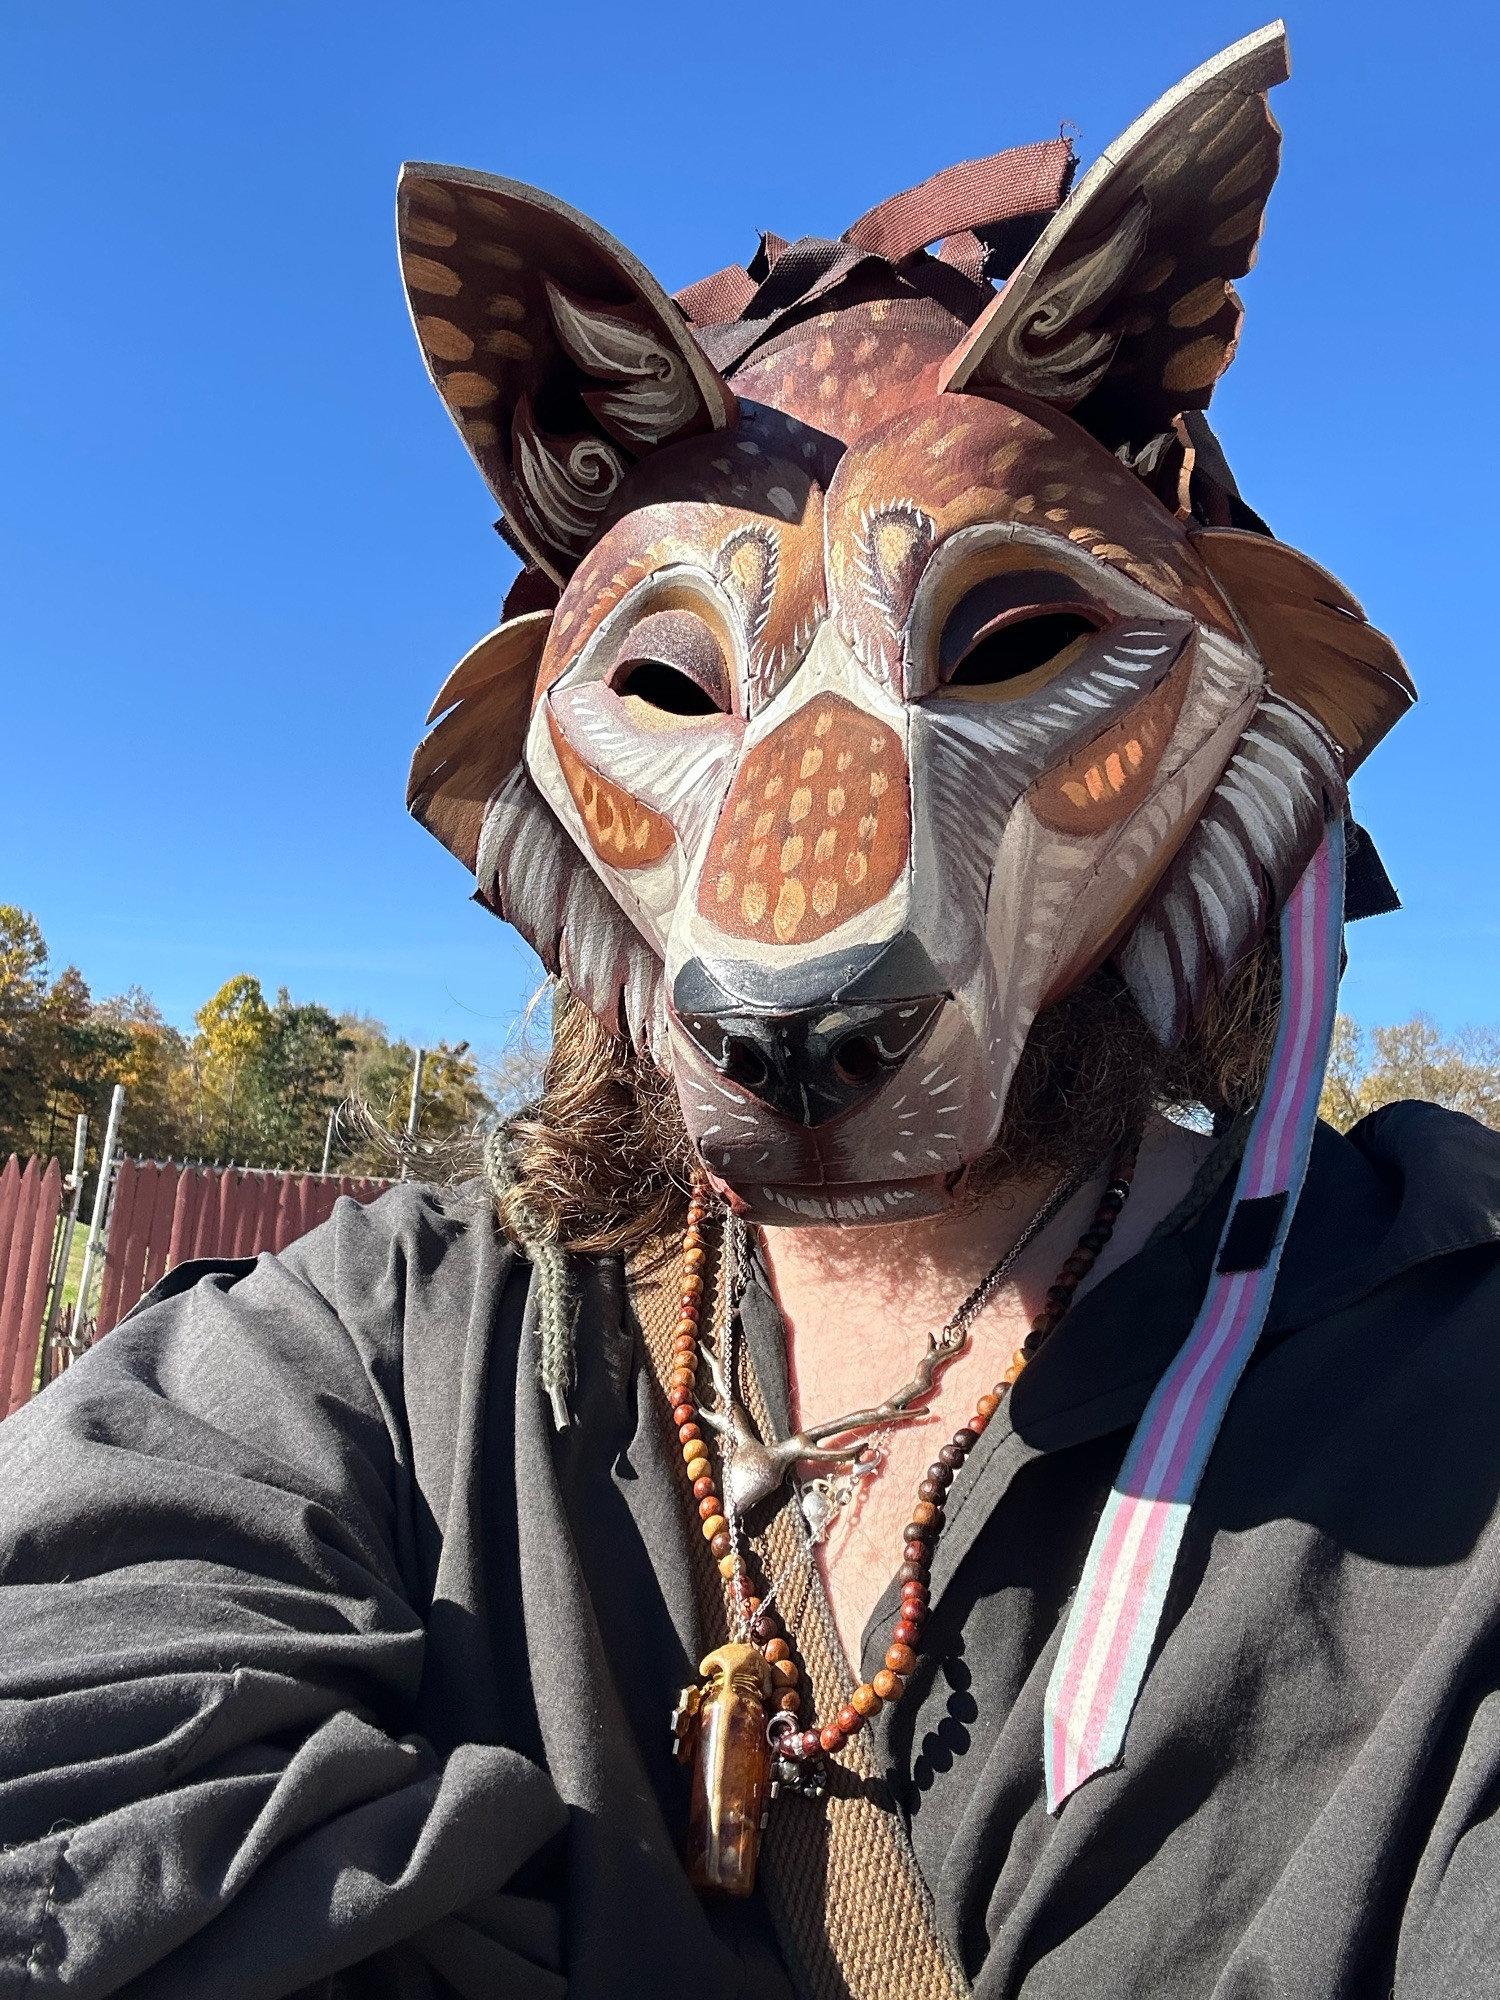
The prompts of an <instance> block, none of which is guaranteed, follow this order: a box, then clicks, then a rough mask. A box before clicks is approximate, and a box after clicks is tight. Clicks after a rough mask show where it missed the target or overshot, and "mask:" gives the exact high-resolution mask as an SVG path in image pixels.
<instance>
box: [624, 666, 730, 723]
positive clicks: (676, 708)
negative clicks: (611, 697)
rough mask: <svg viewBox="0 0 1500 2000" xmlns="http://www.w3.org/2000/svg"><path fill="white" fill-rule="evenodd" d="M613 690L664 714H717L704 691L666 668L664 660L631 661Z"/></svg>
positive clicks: (673, 668)
mask: <svg viewBox="0 0 1500 2000" xmlns="http://www.w3.org/2000/svg"><path fill="white" fill-rule="evenodd" d="M616 687H617V692H618V693H620V694H633V695H634V696H635V698H636V699H637V701H644V702H646V703H648V704H649V705H650V706H651V707H652V708H659V709H661V710H663V711H664V713H666V714H667V715H718V714H719V713H720V709H719V704H718V703H717V702H716V701H715V700H714V698H713V696H712V695H711V694H709V693H708V691H707V690H706V689H705V688H701V687H699V685H698V683H697V682H696V681H694V680H689V679H688V677H687V675H686V674H684V673H679V671H678V670H677V668H676V667H669V666H668V665H667V663H666V661H665V660H632V661H631V662H630V670H629V672H628V673H627V674H626V676H625V679H624V680H623V682H618V683H617V684H616Z"/></svg>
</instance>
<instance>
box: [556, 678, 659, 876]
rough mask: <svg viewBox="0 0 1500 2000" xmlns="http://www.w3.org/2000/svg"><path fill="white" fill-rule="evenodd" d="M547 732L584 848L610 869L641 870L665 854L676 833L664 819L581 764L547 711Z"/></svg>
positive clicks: (589, 767) (587, 765) (589, 766)
mask: <svg viewBox="0 0 1500 2000" xmlns="http://www.w3.org/2000/svg"><path fill="white" fill-rule="evenodd" d="M547 733H548V735H549V736H550V737H551V739H552V748H553V750H554V751H555V752H556V754H557V762H558V768H559V769H560V770H561V772H562V776H563V783H564V784H565V785H566V786H567V788H568V793H569V796H570V797H571V798H572V801H573V803H574V805H575V806H577V808H578V813H579V817H580V818H581V819H582V821H583V825H584V831H585V832H586V833H587V835H588V840H589V845H590V846H591V847H592V848H593V850H594V852H595V854H597V855H598V857H599V859H600V860H601V861H603V862H604V863H605V864H606V865H607V866H609V867H611V868H645V867H648V866H649V865H650V864H651V863H652V862H653V861H660V860H661V859H662V857H663V855H665V854H668V853H670V852H671V849H672V847H673V844H674V842H675V840H676V835H675V834H674V833H673V831H672V823H671V821H670V820H668V819H665V818H664V817H663V816H662V814H660V813H658V812H653V811H652V810H651V808H650V806H643V805H642V804H641V802H640V800H639V799H633V798H632V797H631V796H630V794H629V792H626V791H622V790H621V788H620V787H619V786H618V785H614V784H611V783H610V781H609V779H608V778H605V777H601V775H600V774H599V772H597V771H596V770H594V769H593V768H592V766H591V765H589V764H586V763H585V762H584V761H583V759H582V758H581V757H580V756H579V754H578V752H577V751H576V750H575V749H574V748H573V746H572V744H571V743H570V742H569V741H568V739H567V737H566V736H564V735H563V733H562V731H561V729H559V728H558V726H557V723H556V722H555V720H554V719H553V717H552V715H551V713H550V711H549V713H548V715H547Z"/></svg>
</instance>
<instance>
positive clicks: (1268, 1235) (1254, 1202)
mask: <svg viewBox="0 0 1500 2000" xmlns="http://www.w3.org/2000/svg"><path fill="white" fill-rule="evenodd" d="M1290 1200H1291V1196H1290V1195H1289V1194H1287V1193H1285V1192H1284V1191H1283V1192H1282V1193H1281V1194H1259V1195H1255V1196H1253V1197H1252V1198H1251V1199H1250V1200H1249V1201H1242V1202H1239V1203H1237V1204H1236V1207H1235V1211H1234V1214H1233V1216H1232V1217H1231V1218H1230V1223H1229V1228H1228V1230H1227V1231H1226V1232H1225V1236H1224V1248H1223V1249H1222V1250H1221V1251H1220V1252H1219V1265H1218V1268H1219V1269H1220V1270H1221V1271H1263V1270H1264V1269H1265V1268H1266V1266H1267V1264H1269V1263H1270V1261H1271V1252H1272V1251H1273V1250H1274V1249H1275V1247H1276V1232H1277V1230H1278V1229H1279V1228H1280V1227H1281V1218H1282V1216H1284V1215H1285V1214H1286V1205H1287V1203H1288V1202H1289V1201H1290Z"/></svg>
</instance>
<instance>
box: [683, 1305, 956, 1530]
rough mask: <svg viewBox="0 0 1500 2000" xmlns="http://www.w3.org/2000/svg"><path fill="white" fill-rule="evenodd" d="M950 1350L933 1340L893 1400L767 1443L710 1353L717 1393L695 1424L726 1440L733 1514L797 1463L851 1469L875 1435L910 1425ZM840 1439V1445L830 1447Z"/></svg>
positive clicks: (770, 1491)
mask: <svg viewBox="0 0 1500 2000" xmlns="http://www.w3.org/2000/svg"><path fill="white" fill-rule="evenodd" d="M951 1352H952V1350H948V1349H945V1348H944V1347H943V1346H941V1345H939V1344H938V1343H936V1342H934V1343H933V1344H932V1345H931V1346H930V1347H929V1348H928V1350H927V1352H926V1354H924V1355H923V1357H922V1360H921V1362H920V1363H919V1364H918V1367H917V1372H916V1374H915V1375H913V1377H912V1379H911V1380H910V1381H909V1382H907V1383H904V1384H903V1385H902V1387H901V1388H899V1389H898V1390H897V1391H896V1393H895V1394H894V1395H893V1396H888V1397H887V1398H886V1400H885V1401H884V1402H883V1403H876V1404H874V1405H872V1406H871V1407H870V1408H868V1409H864V1410H852V1411H850V1413H849V1414H848V1416H844V1417H834V1418H833V1419H831V1420H830V1421H829V1422H828V1423H822V1424H810V1425H809V1426H808V1428H807V1429H806V1430H804V1431H794V1432H793V1434H792V1435H791V1436H790V1437H786V1438H777V1439H775V1440H774V1441H773V1442H772V1443H770V1444H767V1443H766V1442H765V1441H764V1440H763V1439H762V1438H761V1437H760V1436H759V1435H758V1433H757V1432H756V1429H755V1426H754V1424H753V1423H752V1422H751V1420H750V1415H749V1412H748V1411H747V1410H746V1408H745V1406H744V1404H743V1403H742V1402H741V1401H740V1400H739V1398H738V1397H737V1396H736V1395H734V1394H733V1393H732V1391H731V1390H730V1387H729V1384H728V1383H727V1382H726V1381H725V1379H724V1374H723V1370H722V1369H721V1368H720V1367H719V1364H718V1362H717V1361H716V1360H715V1359H714V1357H713V1356H712V1355H708V1356H706V1357H705V1358H706V1359H707V1361H708V1366H709V1371H710V1373H711V1374H712V1376H713V1381H714V1388H715V1390H716V1391H717V1394H718V1400H719V1408H718V1409H717V1410H702V1411H700V1412H699V1421H700V1422H701V1423H705V1424H707V1425H708V1426H709V1427H710V1428H711V1429H712V1430H714V1431H716V1432H718V1434H719V1435H720V1436H721V1437H722V1438H724V1439H725V1440H726V1443H725V1450H724V1454H723V1456H724V1485H725V1497H726V1498H727V1500H728V1501H729V1504H730V1506H731V1507H733V1508H734V1509H735V1511H736V1512H737V1513H740V1514H744V1513H747V1512H748V1511H749V1510H750V1508H752V1507H755V1506H758V1505H759V1503H760V1502H761V1501H762V1500H767V1499H769V1498H770V1496H771V1495H772V1494H773V1493H774V1492H775V1491H776V1490H777V1488H778V1487H779V1486H780V1485H781V1483H782V1481H783V1480H784V1479H785V1478H786V1477H787V1474H788V1473H789V1472H791V1471H792V1469H793V1468H794V1467H795V1466H798V1465H852V1464H853V1463H854V1462H855V1460H856V1459H857V1458H858V1457H859V1455H860V1453H861V1452H862V1451H863V1450H864V1448H865V1446H866V1445H867V1444H868V1443H869V1441H870V1439H871V1437H872V1436H873V1435H874V1433H875V1432H876V1431H879V1430H884V1429H886V1428H887V1426H889V1425H891V1424H903V1423H910V1422H911V1421H912V1420H913V1419H914V1418H916V1417H919V1416H921V1415H922V1414H923V1412H922V1411H921V1410H919V1409H913V1408H912V1407H911V1405H912V1404H913V1403H916V1402H918V1401H919V1400H920V1399H921V1398H922V1397H924V1396H925V1395H926V1394H927V1393H928V1391H929V1390H930V1389H931V1388H932V1383H933V1377H934V1376H935V1375H936V1374H937V1371H938V1368H939V1366H940V1365H941V1363H942V1362H944V1361H946V1360H948V1359H949V1358H950V1353H951ZM831 1438H842V1439H843V1440H844V1442H843V1443H842V1444H836V1445H835V1444H830V1443H829V1440H830V1439H831Z"/></svg>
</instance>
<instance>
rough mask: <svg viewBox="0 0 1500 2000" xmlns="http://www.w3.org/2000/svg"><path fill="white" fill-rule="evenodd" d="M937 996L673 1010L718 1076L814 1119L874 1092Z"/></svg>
mask: <svg viewBox="0 0 1500 2000" xmlns="http://www.w3.org/2000/svg"><path fill="white" fill-rule="evenodd" d="M943 997H944V996H943V995H942V994H928V995H925V996H923V997H922V998H920V999H916V1000H905V1001H902V1002H901V1003H900V1005H899V1006H893V1007H880V1006H863V1007H861V1006H852V1007H808V1008H804V1009H803V1010H802V1011H801V1012H799V1013H795V1014H748V1013H744V1012H741V1011H734V1010H729V1009H726V1010H725V1011H724V1012H722V1013H712V1014H683V1015H679V1017H678V1018H679V1020H680V1021H681V1023H682V1027H683V1031H684V1032H685V1033H686V1034H687V1035H688V1036H689V1037H690V1039H691V1040H692V1041H693V1042H694V1043H695V1044H696V1045H697V1047H698V1048H700V1049H701V1050H702V1051H703V1053H704V1055H705V1056H706V1057H707V1058H708V1060H709V1062H711V1063H712V1064H713V1066H714V1068H715V1069H716V1070H718V1072H719V1073H720V1075H721V1076H725V1077H728V1078H729V1079H730V1081H731V1082H733V1083H737V1084H738V1085H739V1086H740V1088H741V1089H742V1090H745V1091H747V1092H748V1093H749V1094H750V1096H752V1097H754V1098H758V1099H759V1100H760V1102H761V1103H762V1104H764V1105H765V1106H766V1107H767V1108H768V1109H769V1110H771V1111H775V1112H777V1113H779V1114H780V1116H781V1117H783V1118H786V1119H789V1120H791V1122H792V1123H793V1124H796V1125H810V1126H815V1125H824V1124H826V1123H827V1122H828V1120H829V1119H831V1118H837V1117H839V1116H840V1115H841V1114H842V1113H843V1112H846V1111H852V1110H853V1109H854V1107H855V1106H856V1105H857V1104H860V1103H862V1102H863V1101H864V1100H865V1098H867V1097H872V1096H873V1095H874V1094H875V1092H876V1091H877V1090H878V1089H879V1088H880V1086H881V1085H882V1084H883V1083H884V1082H885V1081H886V1080H887V1078H888V1077H889V1076H890V1075H891V1073H892V1071H894V1070H897V1069H899V1068H900V1067H901V1065H902V1063H904V1062H905V1060H906V1058H907V1057H908V1056H909V1055H910V1054H911V1052H912V1050H913V1049H914V1048H916V1046H917V1044H918V1043H919V1042H920V1041H921V1040H922V1038H923V1036H924V1035H925V1034H926V1033H927V1030H928V1028H930V1027H931V1025H932V1021H933V1017H934V1016H935V1015H936V1013H937V1011H938V1009H939V1007H941V1006H942V1004H943Z"/></svg>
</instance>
